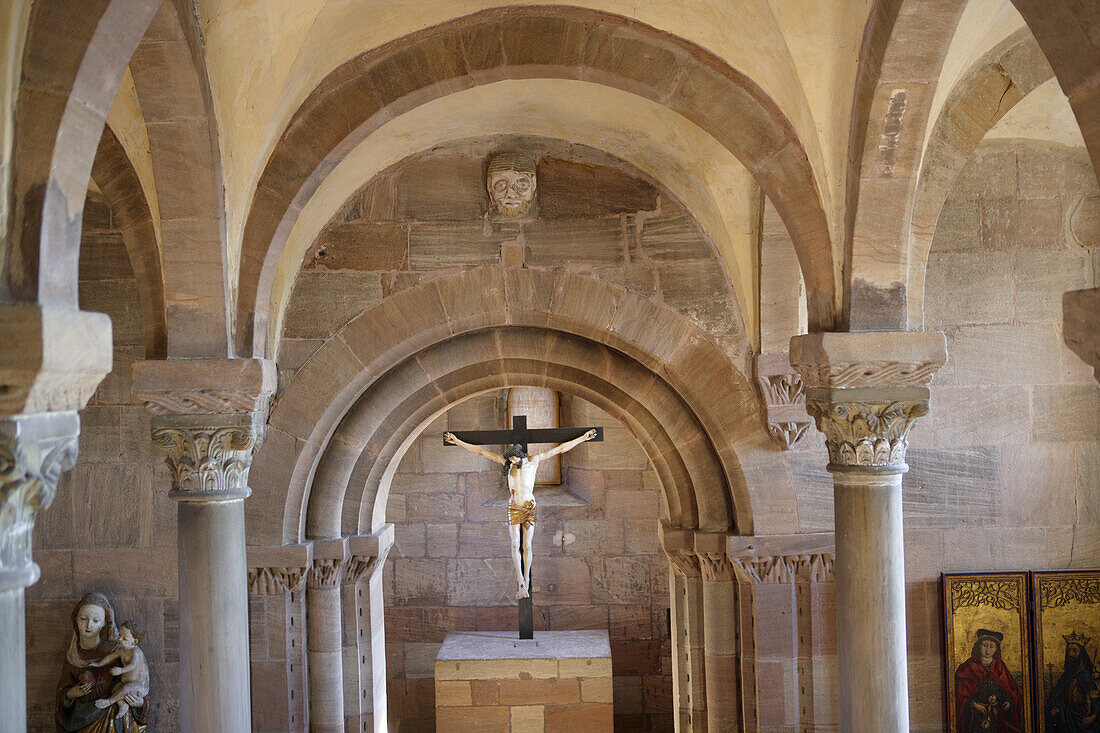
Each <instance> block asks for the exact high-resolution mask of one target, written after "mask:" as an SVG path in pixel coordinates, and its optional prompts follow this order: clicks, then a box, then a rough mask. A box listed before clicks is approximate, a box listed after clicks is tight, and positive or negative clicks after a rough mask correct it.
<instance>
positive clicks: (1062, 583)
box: [1034, 571, 1100, 731]
mask: <svg viewBox="0 0 1100 733" xmlns="http://www.w3.org/2000/svg"><path fill="white" fill-rule="evenodd" d="M1067 584H1068V587H1067ZM1044 586H1046V588H1044ZM1044 590H1047V591H1048V592H1046V593H1044ZM1052 590H1053V591H1055V592H1053V593H1052V592H1049V591H1052ZM1034 604H1035V637H1036V643H1035V649H1036V660H1035V662H1036V672H1037V675H1036V676H1037V677H1038V678H1039V679H1038V685H1037V686H1038V688H1039V699H1038V700H1037V703H1038V705H1039V709H1040V716H1039V717H1040V723H1039V730H1040V731H1046V730H1047V725H1046V723H1047V721H1046V700H1047V696H1048V695H1049V694H1050V690H1051V688H1052V687H1053V686H1054V683H1055V682H1057V681H1058V678H1059V677H1060V676H1061V675H1062V670H1063V667H1064V664H1065V658H1066V641H1065V639H1063V638H1062V637H1063V636H1069V635H1070V634H1073V633H1076V634H1078V635H1083V636H1086V637H1088V638H1089V640H1090V641H1089V642H1088V644H1086V645H1085V648H1086V650H1087V651H1088V654H1089V658H1090V659H1091V660H1093V665H1095V664H1096V652H1097V649H1098V647H1100V572H1097V571H1093V572H1087V573H1081V572H1077V573H1036V574H1035V576H1034Z"/></svg>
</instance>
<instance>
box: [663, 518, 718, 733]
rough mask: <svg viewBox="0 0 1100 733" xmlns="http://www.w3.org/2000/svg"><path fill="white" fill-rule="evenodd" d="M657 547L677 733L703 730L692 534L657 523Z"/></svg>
mask: <svg viewBox="0 0 1100 733" xmlns="http://www.w3.org/2000/svg"><path fill="white" fill-rule="evenodd" d="M659 533H660V537H661V545H662V547H664V550H665V554H666V555H668V561H669V574H670V575H669V596H670V597H669V608H670V610H671V614H672V700H673V703H672V704H673V706H674V710H673V714H674V715H675V716H676V717H675V723H676V731H677V733H705V732H706V730H707V685H706V668H705V661H704V652H703V576H702V571H701V570H700V569H699V559H698V558H697V557H696V556H695V543H694V539H693V534H694V532H693V531H692V530H689V529H682V528H679V527H672V526H670V525H669V524H668V523H667V521H665V520H661V523H660V525H659Z"/></svg>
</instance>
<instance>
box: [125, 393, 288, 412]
mask: <svg viewBox="0 0 1100 733" xmlns="http://www.w3.org/2000/svg"><path fill="white" fill-rule="evenodd" d="M141 396H142V397H143V398H144V400H143V401H144V402H145V409H147V410H148V411H149V412H151V413H153V414H154V415H209V414H219V413H221V414H228V413H235V412H256V411H262V410H263V409H265V408H266V406H267V400H268V397H269V395H262V396H261V395H256V394H253V393H249V392H241V391H234V390H216V389H205V390H189V391H182V390H181V391H179V392H159V393H146V394H143V395H141Z"/></svg>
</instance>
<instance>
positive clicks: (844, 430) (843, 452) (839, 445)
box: [806, 395, 928, 471]
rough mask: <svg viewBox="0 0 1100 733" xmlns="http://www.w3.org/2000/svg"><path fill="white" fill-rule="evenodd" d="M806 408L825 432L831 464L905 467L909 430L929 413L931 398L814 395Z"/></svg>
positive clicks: (840, 465)
mask: <svg viewBox="0 0 1100 733" xmlns="http://www.w3.org/2000/svg"><path fill="white" fill-rule="evenodd" d="M806 411H807V412H809V414H810V415H811V416H812V417H813V418H814V420H815V422H816V423H817V429H818V430H820V431H821V432H822V433H824V435H825V445H826V446H827V447H828V449H829V463H830V466H831V467H852V466H866V467H876V468H897V469H900V470H902V471H904V470H905V468H906V465H905V451H906V449H907V448H908V447H909V439H908V436H909V430H910V429H911V428H912V427H913V424H914V422H915V421H916V419H917V418H919V417H923V416H924V415H927V414H928V399H927V396H926V395H925V397H924V399H908V400H897V401H890V402H877V401H870V400H867V401H862V400H861V401H846V400H835V399H822V398H816V397H814V396H811V397H810V399H809V400H807V402H806Z"/></svg>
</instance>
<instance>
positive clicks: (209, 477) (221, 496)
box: [153, 415, 264, 501]
mask: <svg viewBox="0 0 1100 733" xmlns="http://www.w3.org/2000/svg"><path fill="white" fill-rule="evenodd" d="M207 417H209V418H213V419H205V418H207ZM219 417H221V418H223V419H220V420H219V419H218V418H219ZM242 417H243V418H246V419H240V418H242ZM203 418H204V419H201V420H195V419H192V420H184V419H181V418H162V419H158V420H154V423H153V444H154V445H156V447H157V448H159V449H160V450H161V451H163V452H164V454H165V463H167V464H168V469H169V471H170V472H171V475H172V491H171V493H170V494H169V496H170V497H171V498H173V499H176V500H177V501H227V500H232V499H243V498H245V497H247V496H248V495H249V494H250V493H251V491H250V490H249V488H248V470H249V468H251V466H252V453H253V451H254V450H255V449H256V447H257V446H258V445H259V444H260V442H262V440H263V435H264V423H263V421H262V419H261V418H260V417H259V416H258V415H252V416H247V415H246V416H240V415H225V416H203Z"/></svg>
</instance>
